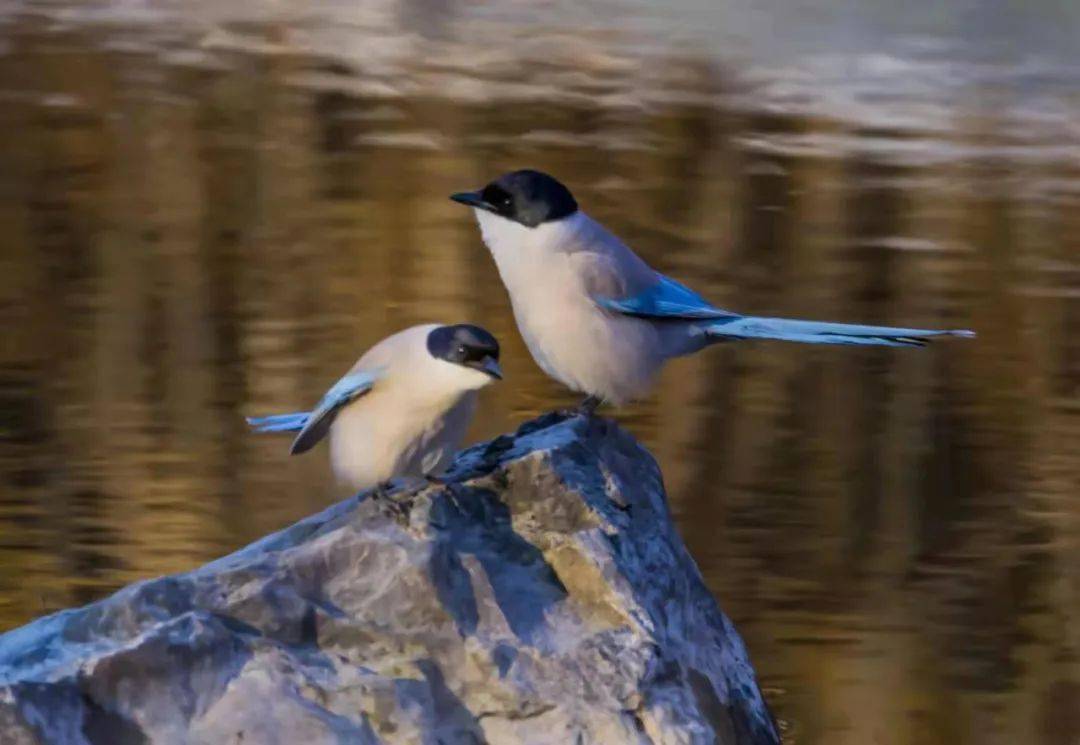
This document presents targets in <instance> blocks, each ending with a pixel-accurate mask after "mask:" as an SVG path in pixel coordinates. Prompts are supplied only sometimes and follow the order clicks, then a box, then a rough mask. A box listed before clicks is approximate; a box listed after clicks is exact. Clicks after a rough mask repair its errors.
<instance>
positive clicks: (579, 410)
mask: <svg viewBox="0 0 1080 745" xmlns="http://www.w3.org/2000/svg"><path fill="white" fill-rule="evenodd" d="M601 403H603V401H602V400H601V399H600V398H599V397H598V396H586V397H585V398H583V399H582V400H581V403H579V404H578V405H577V406H575V407H573V408H570V409H559V415H560V416H563V417H565V418H567V419H569V418H571V417H575V416H583V417H585V418H586V419H588V418H589V417H591V416H592V415H593V414H595V413H596V410H597V408H599V406H600V404H601Z"/></svg>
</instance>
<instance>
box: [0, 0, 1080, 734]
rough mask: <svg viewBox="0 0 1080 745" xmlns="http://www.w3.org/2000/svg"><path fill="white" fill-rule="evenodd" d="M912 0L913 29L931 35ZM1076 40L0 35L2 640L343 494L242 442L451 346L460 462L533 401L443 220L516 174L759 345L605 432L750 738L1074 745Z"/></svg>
mask: <svg viewBox="0 0 1080 745" xmlns="http://www.w3.org/2000/svg"><path fill="white" fill-rule="evenodd" d="M946 5H948V6H951V7H945V6H946ZM1078 40H1080V4H1077V3H1075V2H1067V1H1066V0H1060V1H1058V2H1055V1H1053V0H1047V1H1045V2H1030V3H1026V4H1019V3H1008V2H1004V1H1001V2H990V1H984V0H970V1H967V2H962V3H952V4H944V5H943V4H939V3H903V4H897V3H889V2H882V1H880V0H872V1H869V2H855V0H800V1H799V2H794V3H792V2H786V1H785V2H780V0H767V1H766V2H759V1H755V2H750V0H723V1H722V2H702V1H701V0H674V1H673V2H668V3H663V4H660V3H657V4H652V3H645V2H639V1H637V0H609V1H607V2H600V3H595V4H580V3H570V2H503V3H495V4H488V3H478V2H465V1H459V0H402V1H401V2H392V1H390V0H384V1H382V2H368V1H367V0H350V1H349V2H340V1H337V0H319V1H318V2H311V3H301V4H295V5H293V4H290V3H284V2H279V3H268V2H248V1H247V0H226V1H225V2H215V3H210V2H185V3H181V2H155V3H151V2H136V1H133V0H111V1H109V2H97V1H90V0H78V1H77V0H49V1H45V0H42V1H40V2H20V1H13V0H9V2H7V3H5V4H4V5H3V6H2V7H0V132H2V136H0V312H2V317H3V319H4V320H3V335H2V341H0V484H2V486H0V628H2V629H7V628H10V627H13V626H15V625H17V624H21V623H23V622H25V621H28V620H30V619H31V618H33V617H35V616H38V615H40V614H42V613H45V612H47V611H52V610H55V609H58V608H62V607H65V606H69V605H72V604H78V603H85V602H88V601H91V600H93V599H95V598H98V597H101V596H102V595H104V594H107V593H109V592H111V591H112V590H115V589H116V588H118V587H120V586H121V585H123V584H125V583H128V582H131V581H133V580H136V579H139V578H143V577H148V576H152V575H157V574H161V573H165V572H176V571H182V570H186V569H189V568H192V567H195V566H196V565H198V564H200V563H202V562H204V561H206V560H208V559H211V558H213V557H216V556H219V555H221V554H223V553H225V552H227V551H230V550H232V549H234V548H237V547H239V546H241V545H243V544H245V543H246V542H248V541H251V540H252V539H254V538H256V537H258V536H260V535H262V534H264V533H266V532H268V531H272V530H274V529H276V528H279V527H282V526H284V525H286V524H288V523H290V522H291V521H293V520H296V519H297V518H299V517H301V516H303V515H306V514H308V513H311V512H313V511H315V510H317V509H319V508H320V507H321V506H323V505H325V504H327V503H329V502H330V501H331V500H333V499H335V498H337V497H339V496H341V495H340V494H337V493H335V491H334V489H333V485H332V484H331V483H330V479H329V477H328V474H327V464H326V460H325V452H324V451H322V450H321V449H320V451H317V452H315V453H313V454H310V455H308V456H305V457H302V458H289V457H288V455H287V439H282V438H273V437H266V436H262V437H255V436H251V435H249V434H248V432H247V431H246V428H245V425H244V422H243V418H242V417H243V416H244V415H247V414H257V413H266V412H273V411H280V410H293V409H296V408H300V407H306V406H307V405H309V404H310V403H311V402H313V401H314V400H316V399H317V398H318V397H319V395H321V393H322V392H323V390H324V389H325V388H326V387H327V386H328V384H330V383H331V382H333V381H334V380H335V379H336V378H337V376H338V375H339V374H340V373H342V372H343V371H344V370H345V369H346V368H347V367H348V366H349V365H350V364H351V362H352V361H353V359H354V358H355V357H356V356H358V354H359V353H360V352H361V351H362V350H363V349H365V348H366V347H367V346H368V345H370V344H372V343H373V342H375V341H376V340H378V339H380V338H381V337H383V336H385V335H386V334H388V333H390V332H392V331H395V330H397V329H400V328H401V327H403V326H406V325H408V324H413V323H418V322H423V321H428V320H444V321H447V322H455V321H464V320H468V321H473V322H479V323H482V324H483V325H485V326H487V327H489V328H491V329H492V330H493V331H494V332H495V333H496V334H497V335H498V336H500V338H501V339H502V340H503V342H504V349H505V352H504V354H505V368H506V371H507V380H506V382H505V383H503V384H502V385H500V386H499V387H498V388H496V389H489V390H488V391H486V392H485V394H484V396H483V405H482V409H481V411H480V414H479V418H478V422H477V425H476V426H475V428H474V433H473V436H474V437H475V438H481V437H487V436H490V435H493V434H496V433H498V432H502V431H505V430H508V429H511V428H513V427H514V426H515V425H516V424H517V423H519V422H520V421H522V420H524V419H525V418H527V417H530V416H532V415H534V414H536V413H538V412H540V411H543V410H545V409H548V408H551V407H554V406H558V405H565V404H567V403H568V402H570V401H571V400H572V399H571V397H570V396H569V395H567V394H566V393H564V392H562V391H561V390H560V389H559V387H558V386H557V385H555V384H554V383H552V382H550V381H548V380H547V379H545V377H544V376H543V375H542V373H541V372H540V371H539V370H538V369H537V368H536V366H535V365H534V364H533V362H532V361H531V358H530V357H529V355H528V353H527V351H526V349H525V348H524V346H523V344H522V342H521V340H520V337H519V336H518V334H517V331H516V329H515V326H514V323H513V319H512V317H511V315H510V313H509V306H508V302H507V299H506V297H505V294H504V292H503V290H502V287H501V285H500V284H499V281H498V277H497V274H496V272H495V268H494V266H493V264H492V262H491V260H490V257H489V256H488V255H487V252H486V250H485V249H484V247H483V245H482V244H481V242H480V240H479V235H478V231H477V230H476V227H475V224H474V223H473V221H472V219H471V217H470V215H469V214H467V212H466V211H464V210H463V209H462V208H460V207H458V206H457V205H454V204H453V203H451V202H450V201H448V200H447V195H448V194H449V193H450V192H452V191H457V190H460V189H464V188H474V187H476V186H479V185H481V184H483V183H484V182H486V181H487V180H488V179H490V178H491V177H493V176H495V175H497V174H499V173H501V172H502V171H505V170H509V169H513V168H518V167H525V166H531V167H537V168H541V169H544V170H548V171H550V172H552V173H554V174H556V175H557V176H558V177H559V178H561V179H562V180H563V181H565V182H566V183H567V184H569V185H570V186H571V188H573V189H574V191H575V194H576V195H577V196H578V198H579V201H581V202H582V203H583V205H584V206H585V207H586V209H588V210H589V211H590V212H591V213H592V214H593V215H594V216H596V217H598V218H600V219H601V220H602V221H604V222H605V223H607V224H608V225H609V226H611V227H612V228H613V229H614V230H615V231H616V232H617V233H618V234H619V235H621V236H622V237H623V238H625V239H626V240H627V241H628V242H630V243H631V245H633V246H634V247H635V248H636V249H637V250H638V251H639V252H640V253H642V254H643V255H644V256H645V257H646V258H647V259H648V260H649V261H650V262H652V263H653V264H654V265H655V266H657V267H658V268H659V269H661V270H663V271H666V272H668V273H670V274H672V275H673V276H675V277H677V278H680V279H683V280H685V281H688V282H689V283H691V284H693V285H694V286H695V287H696V288H698V289H699V290H702V291H703V292H704V293H705V294H706V295H707V296H708V297H710V298H711V299H713V300H714V301H716V302H717V303H719V304H721V305H726V306H728V307H731V308H734V309H738V310H742V311H747V312H756V313H762V314H770V315H789V316H806V317H813V318H821V319H830V320H840V321H864V322H880V323H891V324H899V325H911V326H919V325H927V326H950V327H954V326H967V327H971V328H975V329H977V330H978V332H979V339H978V340H977V341H976V342H966V343H965V342H958V343H952V344H941V345H937V346H934V347H932V348H930V349H928V350H922V351H919V350H878V349H863V350H860V349H843V348H811V347H805V346H785V345H767V344H760V345H750V344H742V345H727V346H724V347H722V348H717V349H713V350H711V351H708V352H706V353H703V354H700V355H698V356H696V357H694V358H691V359H686V360H681V361H679V362H678V363H676V364H673V365H671V366H670V368H669V369H668V370H667V371H666V374H665V375H664V378H663V381H662V384H661V385H660V387H659V390H658V391H657V392H656V394H655V395H654V396H653V397H652V398H650V399H649V400H647V401H645V402H642V403H641V404H639V405H635V406H632V407H629V408H627V409H625V410H623V411H620V412H619V413H618V417H619V419H620V420H621V421H623V422H624V423H625V425H626V426H628V427H629V428H630V429H631V430H632V431H633V432H635V433H636V434H637V435H638V436H639V437H641V438H642V439H643V440H644V441H645V443H646V444H647V445H648V446H649V447H650V448H651V449H652V450H653V452H654V453H655V454H656V455H657V457H658V458H659V460H660V462H661V465H662V467H663V470H664V474H665V477H666V481H667V485H668V488H669V490H670V494H671V502H672V506H673V509H674V511H675V513H676V515H677V518H678V520H679V523H680V525H681V528H682V532H683V535H684V536H685V538H686V540H687V542H688V544H689V547H690V549H691V551H692V552H693V554H694V556H695V557H696V559H697V561H698V563H699V565H700V566H701V568H702V571H703V572H704V573H705V575H706V578H707V580H708V582H709V584H710V585H711V587H712V588H713V590H714V591H715V593H716V595H717V596H718V598H719V599H720V601H721V604H722V605H723V607H724V609H725V610H726V611H727V612H728V613H729V614H730V615H731V616H732V617H733V618H734V620H735V621H736V623H737V624H738V626H739V629H740V630H741V632H742V634H743V635H744V637H745V639H746V641H747V643H748V644H749V646H750V649H751V653H752V658H753V661H754V663H755V664H756V667H757V669H758V672H759V674H760V677H761V680H762V684H763V687H764V689H765V692H766V695H767V697H768V699H769V700H770V702H771V704H772V706H773V707H774V709H775V712H776V714H777V715H778V717H779V718H780V719H781V720H782V723H783V726H784V729H785V737H786V739H787V741H788V742H792V743H803V744H805V745H811V744H817V743H831V744H836V743H843V744H850V745H866V744H868V743H884V744H888V745H934V744H937V743H941V744H942V745H945V744H948V745H967V744H969V743H970V744H975V743H979V744H980V745H995V744H998V743H1000V744H1002V745H1016V744H1018V743H1040V744H1041V743H1045V744H1046V745H1076V743H1077V742H1080V659H1078V654H1080V506H1078V492H1080V395H1078V394H1080V83H1078V81H1080V52H1078V45H1080V41H1078Z"/></svg>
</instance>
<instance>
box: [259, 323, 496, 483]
mask: <svg viewBox="0 0 1080 745" xmlns="http://www.w3.org/2000/svg"><path fill="white" fill-rule="evenodd" d="M502 376H503V375H502V370H501V369H500V367H499V342H498V340H497V339H496V338H495V337H494V336H493V335H492V334H491V333H490V332H488V331H487V330H485V329H483V328H481V327H479V326H474V325H472V324H465V323H463V324H456V325H440V324H423V325H419V326H413V327H411V328H407V329H405V330H403V331H399V332H398V333H396V334H393V335H391V336H388V337H387V338H385V339H383V340H382V341H380V342H379V343H377V344H376V345H375V346H373V347H371V349H369V350H368V351H367V352H365V353H364V355H363V356H362V357H360V359H359V360H358V361H357V362H356V364H355V365H353V366H352V368H351V369H350V370H349V371H348V372H347V373H346V374H345V375H344V376H343V377H342V378H341V379H340V380H338V381H337V382H336V383H334V384H333V385H332V386H331V387H330V390H328V391H327V392H326V394H325V395H324V396H323V397H322V399H321V400H320V401H319V402H318V404H316V405H315V407H314V408H313V409H312V410H311V411H301V412H295V413H291V414H275V415H271V416H262V417H249V418H248V419H247V422H248V424H249V425H250V426H251V427H252V429H253V430H254V431H256V432H297V433H298V434H297V435H296V438H295V439H294V440H293V442H292V447H291V448H290V453H291V454H292V455H299V454H300V453H305V452H307V451H308V450H311V448H313V447H314V446H315V445H316V444H317V443H318V442H319V441H320V440H322V439H323V438H324V437H327V436H329V440H330V443H329V444H330V465H331V468H332V470H333V473H334V476H335V477H336V478H337V480H338V481H339V482H340V483H342V484H345V485H347V486H349V487H350V488H352V489H353V490H354V491H363V490H366V489H369V488H372V487H376V488H377V489H376V493H377V494H378V493H380V492H385V491H386V489H387V488H388V486H389V483H390V482H391V480H392V479H394V478H399V477H406V478H407V477H422V478H427V479H428V480H431V481H437V480H438V476H439V474H441V473H442V472H443V471H445V470H446V468H447V467H448V466H449V465H450V463H451V461H452V460H453V457H454V454H455V453H456V451H457V449H458V446H459V445H460V443H461V440H462V438H463V437H464V436H465V430H466V429H467V428H468V426H469V423H470V422H471V421H472V418H473V413H474V412H475V410H476V403H477V395H478V391H479V390H480V389H481V388H484V387H485V386H487V385H489V384H490V383H492V382H494V381H495V380H501V379H502Z"/></svg>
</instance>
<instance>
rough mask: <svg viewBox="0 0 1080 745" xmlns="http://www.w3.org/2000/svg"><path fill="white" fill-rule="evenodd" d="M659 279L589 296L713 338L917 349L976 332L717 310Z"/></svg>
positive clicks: (603, 304) (627, 312)
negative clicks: (622, 293) (621, 292)
mask: <svg viewBox="0 0 1080 745" xmlns="http://www.w3.org/2000/svg"><path fill="white" fill-rule="evenodd" d="M659 277H660V279H659V281H658V282H657V283H656V284H655V285H653V286H652V287H650V288H649V289H647V290H645V291H644V292H642V293H639V294H637V295H633V296H631V297H628V298H624V299H621V300H616V299H614V298H607V297H594V298H593V300H594V301H595V302H596V304H597V305H599V306H600V307H601V308H605V309H607V310H611V311H615V312H616V313H622V314H624V315H628V316H634V317H636V318H647V319H652V320H657V321H663V320H682V321H688V322H695V321H696V322H697V323H693V328H695V329H697V330H698V332H699V333H701V334H703V335H704V336H705V337H706V338H708V339H709V340H711V341H724V340H729V339H777V340H780V341H793V342H802V343H804V344H861V345H883V346H893V347H909V346H916V347H917V346H923V345H925V344H926V340H927V339H929V338H931V337H935V336H960V337H973V336H975V334H974V333H973V332H971V331H966V330H960V329H953V330H937V329H909V328H894V327H892V326H865V325H861V324H849V323H828V322H825V321H798V320H793V319H787V318H758V317H755V316H744V315H740V314H739V313H732V312H731V311H727V310H722V309H720V308H717V307H716V306H714V305H712V304H710V303H709V302H708V301H707V300H705V298H703V297H701V295H698V294H697V293H696V292H694V291H693V290H691V289H690V288H689V287H687V286H686V285H683V284H681V283H679V282H676V281H675V280H673V279H671V278H670V277H665V276H663V275H659Z"/></svg>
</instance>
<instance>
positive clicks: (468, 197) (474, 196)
mask: <svg viewBox="0 0 1080 745" xmlns="http://www.w3.org/2000/svg"><path fill="white" fill-rule="evenodd" d="M450 198H451V199H453V200H454V201H455V202H457V203H458V204H464V205H466V206H468V207H475V208H476V209H478V210H487V211H488V212H494V211H495V205H493V204H489V203H488V202H485V201H484V198H483V197H482V196H480V192H478V191H461V192H458V193H457V194H451V195H450Z"/></svg>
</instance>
